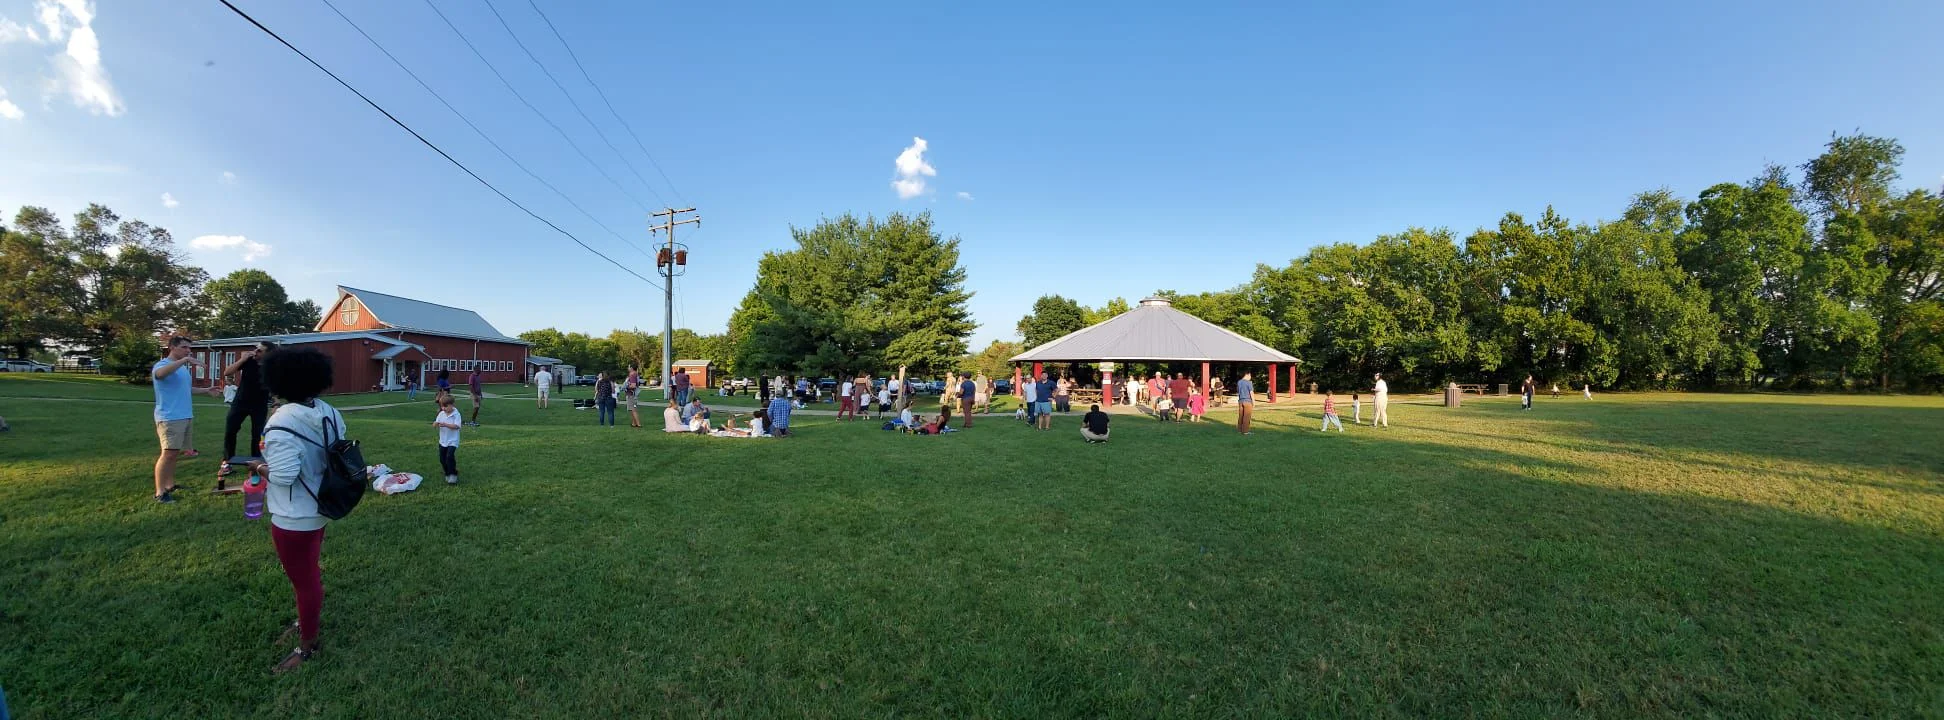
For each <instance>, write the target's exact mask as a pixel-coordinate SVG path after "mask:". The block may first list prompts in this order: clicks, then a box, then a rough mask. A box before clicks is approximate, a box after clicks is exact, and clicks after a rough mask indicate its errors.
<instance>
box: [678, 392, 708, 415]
mask: <svg viewBox="0 0 1944 720" xmlns="http://www.w3.org/2000/svg"><path fill="white" fill-rule="evenodd" d="M697 415H700V416H702V418H703V419H705V420H706V419H708V417H709V408H708V406H706V405H703V404H702V398H700V397H694V398H691V399H690V400H689V404H688V407H686V408H683V409H682V419H683V420H694V419H695V416H697Z"/></svg>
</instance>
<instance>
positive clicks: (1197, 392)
mask: <svg viewBox="0 0 1944 720" xmlns="http://www.w3.org/2000/svg"><path fill="white" fill-rule="evenodd" d="M1205 412H1208V396H1207V395H1203V394H1202V391H1201V388H1198V387H1195V386H1193V385H1190V386H1188V415H1189V417H1188V419H1189V420H1193V421H1195V422H1201V421H1202V414H1203V413H1205Z"/></svg>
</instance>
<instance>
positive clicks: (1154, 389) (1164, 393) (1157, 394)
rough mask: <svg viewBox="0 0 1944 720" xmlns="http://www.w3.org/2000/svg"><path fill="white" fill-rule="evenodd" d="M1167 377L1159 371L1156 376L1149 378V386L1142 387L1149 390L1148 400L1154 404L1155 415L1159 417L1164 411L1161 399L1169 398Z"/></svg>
mask: <svg viewBox="0 0 1944 720" xmlns="http://www.w3.org/2000/svg"><path fill="white" fill-rule="evenodd" d="M1165 378H1166V376H1165V375H1163V374H1162V373H1158V372H1157V373H1155V374H1154V377H1151V378H1148V384H1147V387H1145V388H1142V389H1143V390H1144V391H1146V392H1147V397H1148V402H1149V403H1152V404H1153V405H1154V416H1155V417H1157V418H1158V417H1161V413H1162V410H1161V401H1162V400H1166V399H1168V381H1167V380H1166V379H1165Z"/></svg>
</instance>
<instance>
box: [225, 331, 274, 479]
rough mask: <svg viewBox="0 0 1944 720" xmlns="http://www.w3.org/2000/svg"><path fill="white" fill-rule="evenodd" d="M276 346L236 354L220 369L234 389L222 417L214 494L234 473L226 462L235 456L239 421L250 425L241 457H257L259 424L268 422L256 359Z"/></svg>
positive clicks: (267, 404)
mask: <svg viewBox="0 0 1944 720" xmlns="http://www.w3.org/2000/svg"><path fill="white" fill-rule="evenodd" d="M275 347H276V346H275V345H272V344H270V343H267V342H260V343H257V344H256V346H254V347H252V348H250V349H248V350H244V351H243V352H241V353H238V354H237V357H236V362H233V363H230V364H229V367H226V368H223V378H224V379H225V380H226V381H227V382H229V383H230V384H232V385H234V386H235V387H236V397H235V398H234V399H232V400H230V407H229V414H228V415H225V416H224V417H223V467H222V469H221V470H218V471H217V472H216V490H217V492H221V491H222V490H223V485H224V482H225V481H224V478H227V477H229V476H230V473H233V472H235V471H236V468H235V467H232V466H231V465H230V459H231V458H235V457H239V456H238V455H237V454H236V431H238V430H241V429H243V421H244V420H245V419H248V420H249V421H250V437H249V439H248V440H247V446H246V447H244V448H243V450H244V453H243V455H242V456H241V457H254V456H255V455H256V454H257V441H258V440H261V439H262V438H263V423H264V422H265V421H267V420H269V419H270V390H269V389H268V388H266V387H265V386H264V384H263V364H262V363H261V362H260V358H261V357H262V356H263V355H264V354H266V353H268V352H270V351H271V350H272V349H274V348H275Z"/></svg>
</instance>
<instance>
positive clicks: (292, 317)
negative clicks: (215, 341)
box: [195, 269, 324, 337]
mask: <svg viewBox="0 0 1944 720" xmlns="http://www.w3.org/2000/svg"><path fill="white" fill-rule="evenodd" d="M199 304H200V305H201V306H202V307H203V308H204V311H205V312H204V314H203V317H202V319H201V322H199V323H198V324H197V325H196V327H195V331H196V334H198V335H201V336H203V337H246V336H251V335H277V334H282V333H298V332H307V331H309V330H310V329H311V328H312V327H314V326H315V325H316V323H317V319H318V317H319V316H321V315H322V314H323V312H324V311H323V310H322V309H320V308H318V306H317V303H314V302H311V301H309V300H304V301H301V302H291V300H290V296H289V295H288V294H286V293H285V292H284V286H283V284H282V283H279V282H277V279H276V278H273V277H270V273H267V272H264V271H262V270H257V269H243V270H237V271H235V272H232V273H230V274H228V275H224V276H223V277H220V278H217V279H215V280H211V281H209V282H208V283H207V284H205V285H203V288H202V297H201V299H200V302H199Z"/></svg>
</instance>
